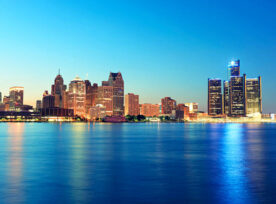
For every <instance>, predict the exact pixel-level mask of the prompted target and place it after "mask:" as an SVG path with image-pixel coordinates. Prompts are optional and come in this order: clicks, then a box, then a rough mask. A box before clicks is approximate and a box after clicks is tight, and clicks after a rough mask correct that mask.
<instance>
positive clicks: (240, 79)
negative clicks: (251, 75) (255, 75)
mask: <svg viewBox="0 0 276 204" xmlns="http://www.w3.org/2000/svg"><path fill="white" fill-rule="evenodd" d="M245 81H246V75H245V74H244V75H243V76H232V77H231V80H230V89H229V93H230V94H229V96H230V97H229V99H230V115H231V116H245V114H246V112H245V109H246V104H245Z"/></svg>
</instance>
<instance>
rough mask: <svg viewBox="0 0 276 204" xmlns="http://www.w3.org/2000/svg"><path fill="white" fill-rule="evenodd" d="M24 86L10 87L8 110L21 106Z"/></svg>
mask: <svg viewBox="0 0 276 204" xmlns="http://www.w3.org/2000/svg"><path fill="white" fill-rule="evenodd" d="M23 96H24V88H23V87H20V86H14V87H11V88H10V110H15V109H16V108H17V107H20V106H23Z"/></svg>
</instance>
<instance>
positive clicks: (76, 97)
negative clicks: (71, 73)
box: [68, 77, 86, 117]
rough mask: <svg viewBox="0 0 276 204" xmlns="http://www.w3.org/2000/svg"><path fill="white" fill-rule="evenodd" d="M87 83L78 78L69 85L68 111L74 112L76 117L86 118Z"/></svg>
mask: <svg viewBox="0 0 276 204" xmlns="http://www.w3.org/2000/svg"><path fill="white" fill-rule="evenodd" d="M85 93H86V90H85V82H84V81H83V80H81V78H79V77H76V78H75V79H74V80H73V81H71V83H70V84H69V92H68V109H72V110H74V115H77V116H79V117H85Z"/></svg>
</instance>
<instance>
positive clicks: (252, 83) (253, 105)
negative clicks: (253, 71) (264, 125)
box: [246, 77, 262, 116]
mask: <svg viewBox="0 0 276 204" xmlns="http://www.w3.org/2000/svg"><path fill="white" fill-rule="evenodd" d="M261 90H262V84H261V77H258V78H254V79H249V78H247V79H246V115H247V116H249V115H255V114H261V113H262V91H261Z"/></svg>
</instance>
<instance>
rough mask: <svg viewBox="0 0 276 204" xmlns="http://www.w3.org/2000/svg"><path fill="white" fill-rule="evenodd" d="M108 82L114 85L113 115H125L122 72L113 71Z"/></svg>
mask: <svg viewBox="0 0 276 204" xmlns="http://www.w3.org/2000/svg"><path fill="white" fill-rule="evenodd" d="M108 83H109V86H112V87H113V115H116V116H118V115H124V80H123V77H122V74H121V72H118V73H112V72H111V73H110V75H109V78H108Z"/></svg>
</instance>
